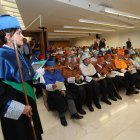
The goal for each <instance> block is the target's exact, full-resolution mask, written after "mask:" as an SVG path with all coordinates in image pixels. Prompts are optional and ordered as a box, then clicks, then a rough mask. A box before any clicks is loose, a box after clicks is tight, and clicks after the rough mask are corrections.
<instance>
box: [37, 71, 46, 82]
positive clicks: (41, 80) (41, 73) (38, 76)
mask: <svg viewBox="0 0 140 140" xmlns="http://www.w3.org/2000/svg"><path fill="white" fill-rule="evenodd" d="M44 73H45V71H44V68H39V69H37V70H36V74H37V77H36V80H38V79H39V78H40V83H44V82H45V80H44V78H43V75H44Z"/></svg>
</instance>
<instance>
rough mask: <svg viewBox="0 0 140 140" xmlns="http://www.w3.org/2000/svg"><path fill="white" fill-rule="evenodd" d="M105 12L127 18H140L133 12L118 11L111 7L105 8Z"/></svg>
mask: <svg viewBox="0 0 140 140" xmlns="http://www.w3.org/2000/svg"><path fill="white" fill-rule="evenodd" d="M105 13H109V14H113V15H117V16H123V17H128V18H132V19H138V20H140V17H139V16H137V15H133V14H130V13H126V12H122V11H118V10H115V9H112V8H105Z"/></svg>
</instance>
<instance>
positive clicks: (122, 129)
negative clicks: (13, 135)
mask: <svg viewBox="0 0 140 140" xmlns="http://www.w3.org/2000/svg"><path fill="white" fill-rule="evenodd" d="M121 96H122V98H123V100H118V101H117V102H114V101H112V105H107V104H105V103H103V102H102V103H101V105H102V109H101V110H99V109H97V108H95V107H94V112H89V111H88V109H87V108H86V107H84V108H85V110H86V112H87V114H86V115H85V116H84V118H83V119H81V120H72V119H71V118H70V115H69V113H68V112H67V113H66V118H67V122H68V126H67V127H63V126H62V125H61V124H60V121H59V119H58V116H57V113H56V112H52V111H49V112H48V111H47V110H46V108H45V106H44V104H43V99H42V98H40V99H39V100H38V101H37V104H38V110H39V113H40V117H41V122H42V125H43V129H44V134H43V140H92V139H93V140H140V94H137V95H136V94H135V95H131V96H126V95H125V94H124V92H121ZM0 140H3V138H2V133H1V130H0Z"/></svg>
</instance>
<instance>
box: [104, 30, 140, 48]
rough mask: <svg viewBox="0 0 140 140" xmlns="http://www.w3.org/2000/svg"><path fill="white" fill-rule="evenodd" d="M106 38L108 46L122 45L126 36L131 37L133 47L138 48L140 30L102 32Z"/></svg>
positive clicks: (139, 44) (139, 45)
mask: <svg viewBox="0 0 140 140" xmlns="http://www.w3.org/2000/svg"><path fill="white" fill-rule="evenodd" d="M102 36H103V37H105V38H106V40H107V41H106V45H109V46H110V47H122V46H125V45H126V41H127V40H128V38H130V39H131V42H132V46H133V47H134V48H140V30H134V31H125V32H119V33H116V32H114V33H108V34H102Z"/></svg>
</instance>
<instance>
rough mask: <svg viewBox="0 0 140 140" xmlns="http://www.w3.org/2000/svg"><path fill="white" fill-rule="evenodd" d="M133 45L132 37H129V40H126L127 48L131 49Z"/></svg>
mask: <svg viewBox="0 0 140 140" xmlns="http://www.w3.org/2000/svg"><path fill="white" fill-rule="evenodd" d="M131 47H132V43H131V40H130V38H128V41H126V48H127V49H128V50H130V49H131Z"/></svg>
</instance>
